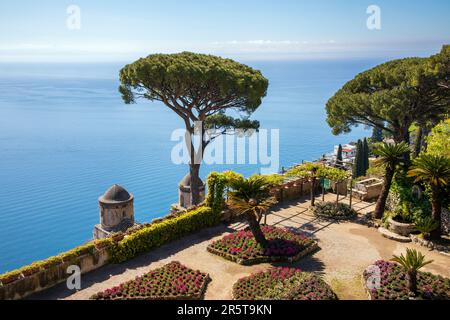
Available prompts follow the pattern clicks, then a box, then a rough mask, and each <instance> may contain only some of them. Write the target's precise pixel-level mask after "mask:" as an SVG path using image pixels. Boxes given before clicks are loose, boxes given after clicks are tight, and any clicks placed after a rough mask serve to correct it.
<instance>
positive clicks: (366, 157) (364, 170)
mask: <svg viewBox="0 0 450 320" xmlns="http://www.w3.org/2000/svg"><path fill="white" fill-rule="evenodd" d="M362 150H363V152H362V153H363V157H362V175H363V176H365V175H366V174H367V170H368V169H369V153H370V151H369V143H368V142H367V138H364V140H363V145H362Z"/></svg>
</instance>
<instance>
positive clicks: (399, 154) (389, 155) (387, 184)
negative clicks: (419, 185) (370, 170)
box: [373, 142, 409, 219]
mask: <svg viewBox="0 0 450 320" xmlns="http://www.w3.org/2000/svg"><path fill="white" fill-rule="evenodd" d="M407 150H409V148H408V145H407V144H406V143H405V142H401V143H399V144H388V143H382V144H379V145H377V146H376V147H375V149H374V151H373V152H374V153H375V154H376V155H377V156H378V158H377V160H376V161H375V164H376V165H380V166H383V167H384V168H385V174H384V185H383V188H382V189H381V193H380V196H379V197H378V200H377V204H376V207H375V212H374V215H375V218H377V219H381V218H382V217H383V214H384V209H385V207H386V200H387V197H388V195H389V191H390V189H391V185H392V179H393V178H394V174H395V170H396V168H397V166H398V165H399V164H401V163H402V162H403V161H404V158H403V155H404V153H405V152H406V151H407Z"/></svg>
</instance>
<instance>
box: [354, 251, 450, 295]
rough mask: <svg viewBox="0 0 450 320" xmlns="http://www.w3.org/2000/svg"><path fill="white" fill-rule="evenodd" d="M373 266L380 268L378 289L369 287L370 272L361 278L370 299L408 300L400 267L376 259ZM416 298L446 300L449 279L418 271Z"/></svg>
mask: <svg viewBox="0 0 450 320" xmlns="http://www.w3.org/2000/svg"><path fill="white" fill-rule="evenodd" d="M374 266H376V267H378V268H380V275H381V283H380V285H381V286H380V288H379V289H369V288H367V284H368V283H369V282H370V279H369V278H370V277H371V276H372V273H371V272H368V271H365V272H364V275H363V278H364V280H365V281H364V282H365V285H366V289H367V291H368V293H369V297H370V299H372V300H408V299H409V292H408V288H407V282H406V274H405V272H404V271H403V270H402V268H401V267H400V266H399V265H397V264H395V263H392V262H387V261H382V260H380V261H377V262H375V264H374ZM417 288H418V297H417V298H418V299H426V300H448V299H450V279H447V278H444V277H441V276H438V275H433V274H431V273H428V272H418V275H417Z"/></svg>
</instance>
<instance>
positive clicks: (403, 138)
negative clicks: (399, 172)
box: [394, 127, 411, 172]
mask: <svg viewBox="0 0 450 320" xmlns="http://www.w3.org/2000/svg"><path fill="white" fill-rule="evenodd" d="M394 141H395V143H402V142H405V143H406V144H407V145H408V146H409V145H410V144H411V138H410V135H409V127H407V128H403V129H400V130H399V132H398V134H397V135H395V136H394ZM410 166H411V152H410V151H408V152H405V153H404V154H403V170H404V171H405V172H407V171H408V169H409V167H410Z"/></svg>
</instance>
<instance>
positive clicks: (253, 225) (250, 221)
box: [247, 212, 267, 248]
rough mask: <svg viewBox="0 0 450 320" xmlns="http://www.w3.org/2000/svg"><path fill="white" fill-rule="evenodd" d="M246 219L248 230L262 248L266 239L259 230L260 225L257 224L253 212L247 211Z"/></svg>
mask: <svg viewBox="0 0 450 320" xmlns="http://www.w3.org/2000/svg"><path fill="white" fill-rule="evenodd" d="M247 220H248V225H249V227H250V230H251V231H252V234H253V236H254V237H255V239H256V242H258V243H259V244H260V245H261V246H262V247H263V248H265V247H267V239H266V237H265V236H264V233H263V232H262V230H261V226H260V225H259V223H258V221H257V220H256V217H255V215H254V214H253V213H251V212H249V213H247Z"/></svg>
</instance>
